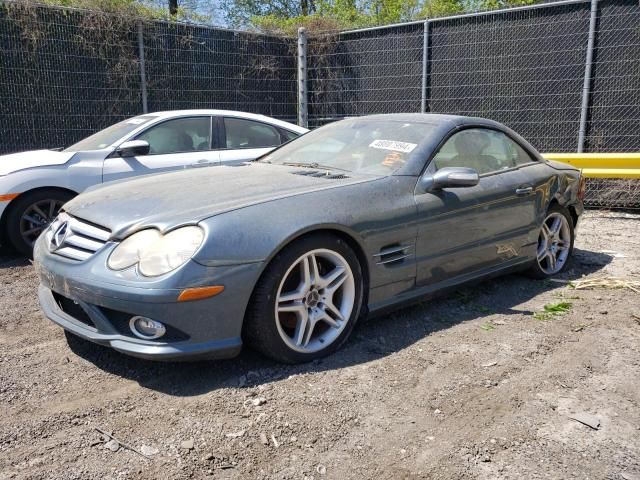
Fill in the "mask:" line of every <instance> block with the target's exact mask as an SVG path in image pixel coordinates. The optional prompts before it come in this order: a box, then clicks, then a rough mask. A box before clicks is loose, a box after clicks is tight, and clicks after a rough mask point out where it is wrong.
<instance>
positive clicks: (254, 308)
mask: <svg viewBox="0 0 640 480" xmlns="http://www.w3.org/2000/svg"><path fill="white" fill-rule="evenodd" d="M362 292H363V281H362V273H361V268H360V263H359V262H358V258H357V256H356V254H355V253H354V252H353V250H352V249H351V248H350V247H349V245H348V244H347V243H346V242H345V241H344V240H342V239H340V238H338V237H335V236H333V235H329V234H316V235H312V236H308V237H304V238H302V239H300V240H298V241H296V242H294V243H293V244H291V245H289V246H288V247H286V248H285V249H284V250H283V251H282V252H280V253H279V254H278V255H276V257H275V258H274V259H273V260H272V261H271V263H270V264H269V266H268V267H267V269H266V270H265V272H264V273H263V275H262V277H261V278H260V280H259V282H258V285H257V286H256V288H255V290H254V292H253V295H252V298H251V301H250V304H249V308H248V310H247V316H246V318H245V323H244V326H243V337H244V339H245V340H246V341H247V343H249V344H250V345H251V346H253V347H254V348H255V349H257V350H259V351H260V352H262V353H264V354H265V355H267V356H270V357H272V358H274V359H276V360H279V361H284V362H287V363H300V362H308V361H311V360H314V359H316V358H320V357H324V356H326V355H329V354H330V353H332V352H334V351H335V350H337V349H338V348H339V347H340V345H342V343H343V342H344V341H345V340H346V339H347V337H348V336H349V334H350V333H351V331H352V329H353V327H354V325H355V323H356V320H357V318H358V316H359V314H360V308H361V304H362V296H363V293H362Z"/></svg>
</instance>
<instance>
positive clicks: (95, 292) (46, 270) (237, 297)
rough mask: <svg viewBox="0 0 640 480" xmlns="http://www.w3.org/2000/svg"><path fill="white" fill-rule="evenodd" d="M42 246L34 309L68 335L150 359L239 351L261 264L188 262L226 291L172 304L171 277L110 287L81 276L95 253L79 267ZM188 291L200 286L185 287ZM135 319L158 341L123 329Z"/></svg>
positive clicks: (224, 355)
mask: <svg viewBox="0 0 640 480" xmlns="http://www.w3.org/2000/svg"><path fill="white" fill-rule="evenodd" d="M41 243H42V242H41V241H38V242H37V244H36V248H35V250H34V259H35V265H36V271H37V273H38V276H39V279H40V287H39V289H38V297H39V300H40V305H41V307H42V310H43V312H44V314H45V315H46V316H47V318H49V319H50V320H51V321H53V322H54V323H56V324H58V325H60V326H61V327H62V328H64V329H65V330H67V331H69V332H71V333H73V334H74V335H77V336H79V337H81V338H84V339H86V340H89V341H91V342H94V343H97V344H100V345H105V346H108V347H111V348H113V349H114V350H117V351H119V352H122V353H125V354H128V355H132V356H136V357H141V358H146V359H153V360H185V359H198V358H230V357H233V356H235V355H237V354H238V353H239V352H240V350H241V348H242V340H241V336H240V334H241V331H242V321H243V318H244V311H245V308H246V305H247V303H248V301H249V298H250V296H251V291H252V289H253V285H254V284H255V281H256V280H257V278H258V275H259V271H260V264H258V263H254V264H246V265H236V266H229V267H216V268H212V267H205V266H202V265H200V264H198V263H196V262H193V261H192V262H189V263H188V264H187V265H186V266H185V267H181V268H189V269H191V270H192V271H194V275H193V276H194V277H197V278H198V279H199V281H201V282H202V281H204V280H205V279H206V278H207V277H209V282H210V283H209V284H211V285H213V284H216V285H220V284H221V285H224V286H225V290H224V292H222V293H221V294H219V295H217V296H215V297H211V298H207V299H203V300H196V301H191V302H178V301H177V298H178V295H179V294H180V292H181V291H182V289H181V288H171V286H170V283H171V280H170V277H171V276H169V278H168V279H167V281H166V282H163V283H164V285H162V286H161V287H162V288H157V287H160V285H156V286H155V287H156V288H134V287H132V286H124V285H123V284H122V283H117V278H116V277H115V276H114V279H113V280H114V283H107V282H105V281H104V278H99V277H98V276H89V275H87V276H85V275H84V274H86V273H88V272H90V271H91V270H92V269H95V268H96V265H95V263H96V262H97V263H98V265H99V262H101V258H100V257H101V256H103V255H100V252H98V253H97V254H96V256H95V257H93V258H90V259H89V260H87V261H85V262H76V263H70V262H68V261H65V260H64V259H61V258H59V256H57V255H55V254H52V253H50V252H49V251H48V250H47V249H46V248H43V245H42V244H41ZM92 263H94V265H91V264H92ZM104 268H106V266H105V267H104ZM104 273H105V274H107V275H108V273H109V272H108V271H105V272H104ZM103 277H104V276H103ZM182 277H184V275H182ZM194 286H204V285H194V284H189V285H188V287H194ZM136 315H140V316H144V317H148V318H152V319H153V320H156V321H159V322H162V323H163V324H164V325H165V326H166V328H167V332H166V334H165V335H164V336H163V337H161V338H159V339H156V340H144V339H141V338H138V337H136V336H135V335H134V334H133V332H131V330H130V329H129V319H130V318H131V317H132V316H136Z"/></svg>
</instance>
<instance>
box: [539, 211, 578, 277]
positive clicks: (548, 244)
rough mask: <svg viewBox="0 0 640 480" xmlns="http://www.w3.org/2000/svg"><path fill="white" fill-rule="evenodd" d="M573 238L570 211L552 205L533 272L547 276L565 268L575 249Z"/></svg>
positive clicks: (545, 222) (541, 231)
mask: <svg viewBox="0 0 640 480" xmlns="http://www.w3.org/2000/svg"><path fill="white" fill-rule="evenodd" d="M573 240H574V231H573V224H572V222H571V217H570V215H569V212H568V211H567V210H566V209H565V208H562V207H560V206H553V207H551V208H550V209H549V211H548V212H547V216H546V217H545V219H544V222H542V226H541V228H540V234H539V236H538V247H537V251H536V262H535V264H534V265H533V267H532V271H531V273H533V275H534V276H535V277H537V278H547V277H550V276H553V275H556V274H558V273H560V272H561V271H562V270H564V268H565V267H566V266H567V262H568V260H569V256H570V255H571V252H572V250H573Z"/></svg>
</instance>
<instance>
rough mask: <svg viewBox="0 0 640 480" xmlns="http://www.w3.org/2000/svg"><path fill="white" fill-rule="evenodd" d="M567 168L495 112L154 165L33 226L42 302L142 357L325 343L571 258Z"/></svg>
mask: <svg viewBox="0 0 640 480" xmlns="http://www.w3.org/2000/svg"><path fill="white" fill-rule="evenodd" d="M582 194H583V182H581V179H580V174H579V171H578V170H575V169H574V168H572V167H570V166H568V165H565V164H561V163H555V162H549V161H546V160H544V159H543V158H542V157H541V156H540V154H539V153H538V152H536V150H535V149H534V148H533V147H532V146H531V145H529V144H528V143H527V142H526V141H525V140H524V139H523V138H521V137H520V136H519V135H517V134H516V133H514V132H513V131H511V130H510V129H508V128H506V127H504V126H503V125H500V124H498V123H496V122H493V121H489V120H483V119H479V118H466V117H458V116H445V115H424V114H395V115H376V116H370V117H361V118H355V119H349V120H343V121H340V122H336V123H333V124H330V125H327V126H324V127H322V128H319V129H317V130H315V131H313V132H311V133H308V134H307V135H304V136H303V137H300V138H299V139H297V140H294V141H292V142H290V143H288V144H286V145H284V146H282V147H280V148H279V149H277V150H275V151H273V152H272V153H270V154H268V155H267V156H265V157H263V158H261V159H259V160H258V161H255V162H251V163H248V164H246V165H244V166H235V167H227V166H220V167H215V168H211V169H206V170H185V171H182V172H178V173H170V174H162V175H153V176H148V177H142V178H139V179H135V180H131V181H126V182H121V183H114V184H111V185H106V186H103V187H98V188H96V189H94V190H92V191H89V192H87V193H84V194H81V195H80V196H78V197H76V198H75V199H73V200H72V201H70V202H69V203H67V204H66V205H65V206H64V208H63V211H62V213H61V214H60V215H59V217H58V218H57V219H56V220H55V221H54V222H53V223H52V224H51V226H50V227H49V228H48V229H47V230H46V231H45V232H44V233H43V234H42V235H41V236H40V238H39V239H38V241H37V244H36V247H35V253H34V257H35V264H36V268H37V272H38V274H39V278H40V282H41V285H40V288H39V296H40V303H41V305H42V308H43V310H44V312H45V314H46V315H47V316H48V317H49V318H50V319H51V320H53V321H54V322H55V323H57V324H59V325H60V326H62V327H63V328H64V329H65V330H67V331H68V332H71V333H72V334H75V335H77V336H80V337H82V338H85V339H87V340H90V341H93V342H96V343H99V344H103V345H108V346H110V347H112V348H114V349H116V350H118V351H120V352H124V353H127V354H130V355H135V356H139V357H146V358H152V359H177V358H193V357H200V356H207V357H218V358H221V357H231V356H234V355H236V354H237V353H238V352H239V351H240V349H241V346H242V343H243V342H246V343H247V344H249V345H251V346H253V347H254V348H256V349H258V350H260V351H261V352H263V353H264V354H266V355H269V356H271V357H273V358H275V359H278V360H281V361H285V362H304V361H308V360H312V359H315V358H318V357H321V356H324V355H327V354H329V353H331V352H333V351H335V350H336V349H337V348H339V347H340V345H341V344H342V343H343V342H344V341H345V340H346V339H347V337H348V336H349V334H350V333H351V331H352V330H353V327H354V325H355V323H356V321H357V319H358V318H360V317H362V316H364V315H365V314H367V313H370V312H376V311H383V310H384V309H387V308H388V307H391V306H394V305H397V304H400V303H404V302H408V301H411V300H413V299H416V298H419V297H423V296H425V295H428V294H431V293H433V292H435V291H438V290H441V289H444V288H448V287H453V286H456V285H459V284H462V283H464V282H468V281H471V280H477V279H479V278H483V277H486V276H489V275H493V274H496V273H501V272H508V271H513V270H518V269H523V270H524V269H527V270H529V272H530V273H531V274H532V275H533V276H535V277H539V278H543V277H546V276H549V275H554V274H557V273H558V272H560V271H561V270H562V269H563V268H565V266H566V264H567V260H568V258H569V256H570V255H571V251H572V248H573V241H574V232H575V227H576V224H577V222H578V218H579V216H580V214H581V213H582V210H583V204H582Z"/></svg>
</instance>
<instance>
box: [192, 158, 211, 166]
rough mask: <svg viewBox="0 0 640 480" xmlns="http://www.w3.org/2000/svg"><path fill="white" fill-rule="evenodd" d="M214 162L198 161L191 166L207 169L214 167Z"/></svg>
mask: <svg viewBox="0 0 640 480" xmlns="http://www.w3.org/2000/svg"><path fill="white" fill-rule="evenodd" d="M215 164H216V162H212V161H211V160H205V159H203V160H198V161H197V162H194V163H192V164H191V166H192V167H209V166H211V165H215Z"/></svg>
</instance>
